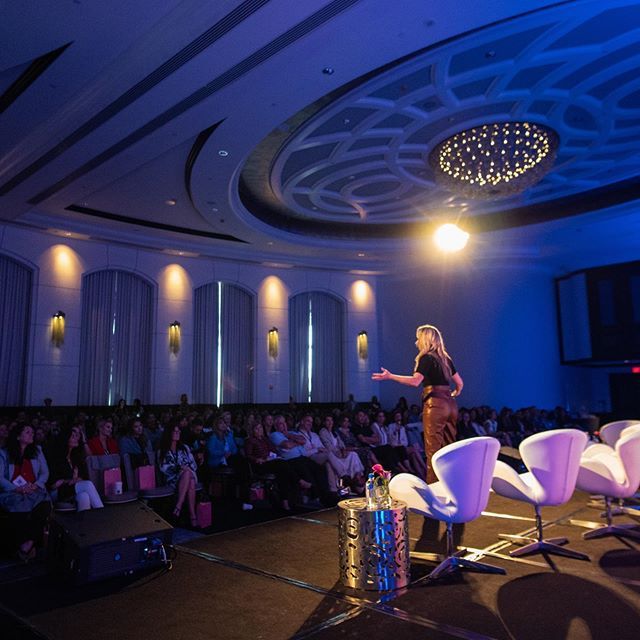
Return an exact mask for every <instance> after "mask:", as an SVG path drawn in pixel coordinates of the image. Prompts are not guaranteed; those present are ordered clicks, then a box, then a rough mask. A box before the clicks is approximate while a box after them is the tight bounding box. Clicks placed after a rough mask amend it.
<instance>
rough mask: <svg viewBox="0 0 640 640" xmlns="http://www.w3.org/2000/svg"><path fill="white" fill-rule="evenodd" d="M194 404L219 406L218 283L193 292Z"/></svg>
mask: <svg viewBox="0 0 640 640" xmlns="http://www.w3.org/2000/svg"><path fill="white" fill-rule="evenodd" d="M193 300H194V314H193V327H194V336H193V401H194V402H195V403H196V404H216V390H217V362H218V283H217V282H212V283H210V284H206V285H204V286H202V287H198V288H197V289H196V290H195V291H194V292H193Z"/></svg>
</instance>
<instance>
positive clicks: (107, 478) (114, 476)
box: [102, 467, 122, 496]
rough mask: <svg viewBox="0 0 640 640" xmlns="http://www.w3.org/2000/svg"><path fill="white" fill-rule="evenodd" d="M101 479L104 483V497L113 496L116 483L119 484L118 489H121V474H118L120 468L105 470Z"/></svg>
mask: <svg viewBox="0 0 640 640" xmlns="http://www.w3.org/2000/svg"><path fill="white" fill-rule="evenodd" d="M102 474H103V475H102V478H103V482H104V495H105V496H113V495H115V493H116V491H115V484H116V482H119V483H120V487H122V473H121V472H120V467H114V468H113V469H105V470H104V471H103V472H102Z"/></svg>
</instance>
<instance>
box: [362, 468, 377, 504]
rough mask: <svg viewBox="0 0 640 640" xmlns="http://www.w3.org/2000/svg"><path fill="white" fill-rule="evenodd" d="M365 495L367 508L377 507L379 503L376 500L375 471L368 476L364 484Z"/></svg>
mask: <svg viewBox="0 0 640 640" xmlns="http://www.w3.org/2000/svg"><path fill="white" fill-rule="evenodd" d="M364 491H365V497H366V500H367V509H377V508H378V503H377V500H376V477H375V475H374V474H373V473H370V474H369V475H368V476H367V482H366V484H365V486H364Z"/></svg>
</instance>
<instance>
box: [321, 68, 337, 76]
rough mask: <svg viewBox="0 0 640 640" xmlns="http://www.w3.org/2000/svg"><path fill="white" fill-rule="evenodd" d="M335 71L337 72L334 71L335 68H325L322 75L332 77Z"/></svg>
mask: <svg viewBox="0 0 640 640" xmlns="http://www.w3.org/2000/svg"><path fill="white" fill-rule="evenodd" d="M334 71H335V70H334V68H333V67H325V68H324V69H323V70H322V73H324V74H325V75H326V76H331V75H333V73H334Z"/></svg>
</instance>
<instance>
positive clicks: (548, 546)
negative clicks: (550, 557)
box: [509, 538, 589, 560]
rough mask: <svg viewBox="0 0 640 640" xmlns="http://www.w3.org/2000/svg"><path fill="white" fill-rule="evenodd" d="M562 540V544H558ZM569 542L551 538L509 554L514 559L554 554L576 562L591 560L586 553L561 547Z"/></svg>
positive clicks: (562, 539)
mask: <svg viewBox="0 0 640 640" xmlns="http://www.w3.org/2000/svg"><path fill="white" fill-rule="evenodd" d="M558 540H560V542H557V541H558ZM567 542H568V540H567V539H566V538H550V539H549V540H535V541H534V542H531V543H530V544H526V545H525V546H524V547H520V548H519V549H514V550H513V551H511V552H510V553H509V555H510V556H511V557H512V558H519V557H520V556H528V555H530V554H532V553H552V554H555V555H557V556H565V557H566V558H574V559H575V560H589V556H588V555H587V554H586V553H580V552H579V551H574V550H573V549H567V548H566V547H563V546H561V545H562V544H566V543H567Z"/></svg>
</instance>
